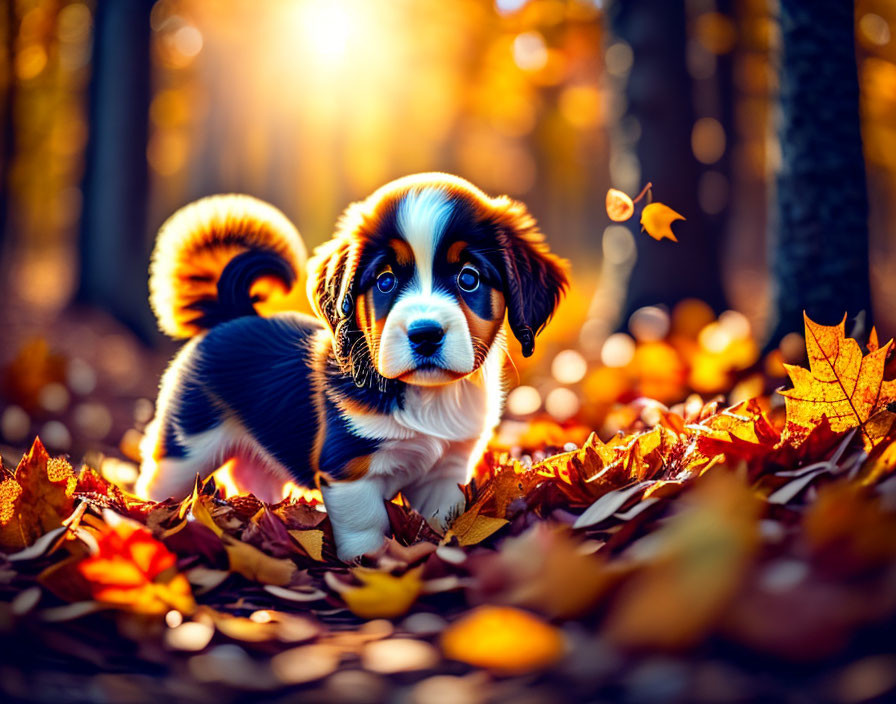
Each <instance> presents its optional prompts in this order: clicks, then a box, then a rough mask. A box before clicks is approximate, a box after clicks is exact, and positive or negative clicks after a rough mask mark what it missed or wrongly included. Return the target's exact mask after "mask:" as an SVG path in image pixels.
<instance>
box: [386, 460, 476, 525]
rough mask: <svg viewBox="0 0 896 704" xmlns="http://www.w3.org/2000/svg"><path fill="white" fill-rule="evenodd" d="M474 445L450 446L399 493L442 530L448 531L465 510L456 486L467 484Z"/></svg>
mask: <svg viewBox="0 0 896 704" xmlns="http://www.w3.org/2000/svg"><path fill="white" fill-rule="evenodd" d="M474 444H475V443H473V442H470V443H457V444H452V445H451V447H449V449H448V451H447V452H446V453H445V456H444V457H442V459H441V460H439V462H438V464H436V466H435V467H433V468H432V469H431V470H430V471H429V472H427V474H426V475H425V476H423V477H421V478H420V479H418V480H417V481H416V482H414V483H413V484H411V485H410V486H406V487H404V488H403V489H402V490H401V491H402V493H403V494H404V495H405V497H407V500H408V502H410V504H411V507H412V508H413V509H414V510H416V511H418V512H419V513H420V514H421V515H422V516H423V517H424V518H425V519H426V520H427V521H430V522H431V523H435V524H436V525H437V526H438V527H439V528H441V529H442V530H446V529H448V528H449V527H450V526H451V524H452V523H453V522H454V520H455V519H456V518H457V517H458V516H459V515H460V514H461V513H463V511H464V507H465V504H466V499H465V497H464V492H463V491H461V489H460V487H459V486H458V485H459V484H461V485H463V484H466V483H467V482H468V481H469V465H470V453H471V452H472V449H473V445H474Z"/></svg>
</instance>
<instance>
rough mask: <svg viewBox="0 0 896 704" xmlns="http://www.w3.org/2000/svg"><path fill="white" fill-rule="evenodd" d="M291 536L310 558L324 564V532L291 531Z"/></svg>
mask: <svg viewBox="0 0 896 704" xmlns="http://www.w3.org/2000/svg"><path fill="white" fill-rule="evenodd" d="M289 534H290V535H291V536H292V538H293V540H295V541H296V542H297V543H298V544H299V545H301V546H302V550H304V551H305V552H306V553H307V554H308V557H310V558H311V559H312V560H317V561H318V562H323V559H324V556H323V550H324V532H323V531H322V530H291V531H289Z"/></svg>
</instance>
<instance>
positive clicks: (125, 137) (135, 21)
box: [78, 0, 155, 338]
mask: <svg viewBox="0 0 896 704" xmlns="http://www.w3.org/2000/svg"><path fill="white" fill-rule="evenodd" d="M152 4H153V3H152V1H151V0H104V1H103V2H99V3H97V5H96V8H97V9H96V16H95V18H94V20H95V22H94V27H95V30H94V41H93V62H92V65H93V76H92V77H91V85H90V96H89V124H90V136H89V140H88V145H87V153H86V164H85V173H84V183H83V188H84V210H83V216H82V219H81V238H80V257H81V264H80V267H81V277H80V289H79V291H78V300H79V301H80V302H83V303H89V304H92V305H96V306H99V307H101V308H103V309H105V310H107V311H109V312H111V313H112V314H113V315H115V316H116V317H117V318H119V319H120V320H121V321H122V322H124V323H125V324H127V325H128V326H130V327H131V328H132V329H133V330H134V331H135V332H137V333H138V334H140V335H141V336H143V337H144V338H148V337H150V336H151V335H152V333H153V330H154V329H155V325H154V324H153V321H152V316H151V313H150V310H149V306H148V304H147V295H148V290H147V263H148V261H149V252H150V248H151V241H150V239H149V237H148V236H147V223H146V194H147V182H148V174H147V163H146V135H147V124H148V119H149V118H148V114H149V100H150V56H149V50H150V43H149V42H150V25H149V13H150V10H151V9H152Z"/></svg>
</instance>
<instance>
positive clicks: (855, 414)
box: [778, 315, 896, 450]
mask: <svg viewBox="0 0 896 704" xmlns="http://www.w3.org/2000/svg"><path fill="white" fill-rule="evenodd" d="M803 317H804V318H805V323H806V351H807V353H808V356H809V369H805V368H803V367H798V366H796V365H792V364H785V365H784V367H785V369H786V370H787V374H788V375H789V376H790V380H791V382H792V383H793V388H792V389H785V390H781V391H779V392H778V393H780V394H781V395H782V396H784V399H785V402H786V406H787V427H786V428H785V431H784V436H785V438H787V437H799V436H800V435H801V434H803V433H805V432H806V431H808V430H811V429H812V428H813V427H815V426H816V425H818V423H819V422H820V421H821V419H822V418H827V419H828V422H829V423H830V426H831V430H833V431H834V432H842V431H845V430H849V429H851V428H855V427H858V428H860V429H861V432H862V436H863V442H864V444H865V448H866V450H870V449H871V448H872V447H874V445H875V444H877V442H879V441H880V440H881V438H882V437H884V436H885V435H886V433H887V432H888V431H889V429H890V427H891V425H892V418H890V417H889V416H890V415H891V414H889V412H887V411H885V409H886V406H887V405H888V404H890V403H893V402H894V401H896V380H893V381H884V378H883V377H884V364H885V362H886V357H887V353H888V352H889V350H890V347H891V346H892V344H893V341H892V340H890V341H889V342H888V343H887V344H886V345H884V346H883V347H879V348H878V349H876V350H874V351H873V352H870V353H869V354H867V355H865V356H864V357H863V356H862V351H861V349H860V348H859V343H858V342H856V341H855V340H854V339H852V338H848V337H846V334H845V322H846V316H845V315H844V316H843V320H841V321H840V324H839V325H833V326H828V325H819V324H817V323H815V322H813V321H812V320H810V319H809V316H807V315H804V316H803ZM881 412H884V413H885V414H886V415H885V416H883V417H880V416H878V414H879V413H881ZM872 419H874V421H873V422H872Z"/></svg>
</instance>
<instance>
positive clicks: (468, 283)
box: [457, 264, 479, 293]
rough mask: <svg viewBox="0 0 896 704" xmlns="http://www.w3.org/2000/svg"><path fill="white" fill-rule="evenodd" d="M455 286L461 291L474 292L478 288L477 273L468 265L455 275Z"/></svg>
mask: <svg viewBox="0 0 896 704" xmlns="http://www.w3.org/2000/svg"><path fill="white" fill-rule="evenodd" d="M457 285H458V287H459V288H460V290H461V291H466V292H467V293H469V292H470V291H475V290H476V289H477V288H479V272H478V271H476V269H475V268H473V267H472V266H470V265H469V264H468V265H467V266H465V267H464V268H463V269H461V270H460V273H459V274H458V275H457Z"/></svg>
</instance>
